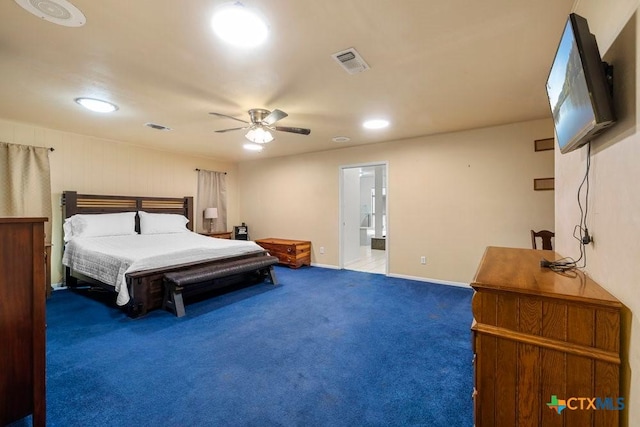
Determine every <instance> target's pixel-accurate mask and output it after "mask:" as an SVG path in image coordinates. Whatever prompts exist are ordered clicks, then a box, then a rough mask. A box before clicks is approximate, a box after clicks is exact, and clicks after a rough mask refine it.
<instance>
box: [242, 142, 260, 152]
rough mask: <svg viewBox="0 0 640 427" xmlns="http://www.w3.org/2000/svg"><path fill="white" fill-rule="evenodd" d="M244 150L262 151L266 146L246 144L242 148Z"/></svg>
mask: <svg viewBox="0 0 640 427" xmlns="http://www.w3.org/2000/svg"><path fill="white" fill-rule="evenodd" d="M242 148H244V149H245V150H249V151H262V149H263V148H264V145H261V144H248V143H247V144H244V145H243V146H242Z"/></svg>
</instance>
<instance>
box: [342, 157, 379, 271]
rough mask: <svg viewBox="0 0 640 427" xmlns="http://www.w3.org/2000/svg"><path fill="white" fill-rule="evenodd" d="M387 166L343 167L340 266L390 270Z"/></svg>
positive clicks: (359, 269) (363, 165)
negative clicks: (388, 266)
mask: <svg viewBox="0 0 640 427" xmlns="http://www.w3.org/2000/svg"><path fill="white" fill-rule="evenodd" d="M387 168H388V165H387V163H367V164H359V165H350V166H342V167H341V168H340V267H341V268H345V269H348V270H357V271H367V272H371V273H379V274H387V272H388V268H387V263H388V254H389V248H388V245H386V242H387V241H388V233H387V230H388V227H387V216H388V215H387V202H386V201H387ZM372 239H373V240H375V244H374V247H375V248H372V245H371V242H372ZM381 247H382V249H381Z"/></svg>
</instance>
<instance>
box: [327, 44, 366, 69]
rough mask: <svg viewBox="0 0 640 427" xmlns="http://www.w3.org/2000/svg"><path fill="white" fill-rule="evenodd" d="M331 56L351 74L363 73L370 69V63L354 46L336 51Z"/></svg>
mask: <svg viewBox="0 0 640 427" xmlns="http://www.w3.org/2000/svg"><path fill="white" fill-rule="evenodd" d="M331 56H332V57H333V59H335V60H336V61H338V64H340V65H341V66H342V68H344V69H345V71H346V72H347V73H349V74H356V73H361V72H363V71H365V70H368V69H369V64H367V63H366V62H364V59H362V57H361V56H360V54H359V53H358V51H357V50H355V49H354V48H349V49H347V50H343V51H342V52H338V53H334V54H333V55H331Z"/></svg>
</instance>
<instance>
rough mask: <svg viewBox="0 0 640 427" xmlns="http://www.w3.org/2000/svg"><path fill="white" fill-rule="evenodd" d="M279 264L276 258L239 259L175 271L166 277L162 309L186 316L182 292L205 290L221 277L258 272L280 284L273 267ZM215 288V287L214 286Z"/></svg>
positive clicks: (272, 281) (275, 283)
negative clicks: (216, 264) (217, 264)
mask: <svg viewBox="0 0 640 427" xmlns="http://www.w3.org/2000/svg"><path fill="white" fill-rule="evenodd" d="M277 263H278V258H276V257H274V256H261V257H254V258H244V259H238V260H236V261H230V262H227V263H224V264H220V265H219V266H207V267H202V268H195V269H191V270H184V271H173V272H169V273H165V275H164V286H165V290H164V299H163V302H162V308H164V309H165V310H168V311H171V312H172V313H173V314H175V315H176V316H177V317H182V316H184V314H185V311H184V301H183V299H182V291H184V290H187V291H188V290H191V289H195V288H198V289H201V290H205V289H207V288H208V287H209V286H208V284H211V283H212V281H213V280H215V279H219V278H221V277H228V276H233V275H236V274H242V273H247V272H251V271H257V272H260V273H261V274H267V275H268V276H269V279H270V280H271V283H272V284H274V285H277V284H278V280H277V279H276V273H275V271H274V270H273V266H274V265H275V264H277ZM214 287H215V286H214Z"/></svg>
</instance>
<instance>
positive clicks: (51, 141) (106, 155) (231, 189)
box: [0, 120, 238, 283]
mask: <svg viewBox="0 0 640 427" xmlns="http://www.w3.org/2000/svg"><path fill="white" fill-rule="evenodd" d="M0 141H4V142H10V143H14V144H25V145H36V146H41V147H53V148H54V149H55V151H54V152H52V153H50V155H49V162H50V165H51V187H52V193H53V195H52V203H53V224H52V225H53V236H52V243H53V248H52V254H53V256H52V274H51V279H52V282H53V283H59V282H60V281H61V279H62V265H61V258H62V225H61V208H60V196H61V194H62V192H63V191H65V190H75V191H78V192H79V193H88V194H117V195H132V196H161V197H182V196H194V197H195V196H196V192H197V173H196V172H195V169H196V168H202V169H209V170H218V171H226V172H228V174H227V182H228V207H229V208H228V209H229V216H228V218H229V220H228V225H229V226H232V225H233V224H235V223H237V220H238V184H237V173H236V165H235V164H230V163H225V162H217V161H215V160H212V159H206V158H198V157H191V156H184V155H180V154H176V153H167V152H163V151H157V150H150V149H147V148H141V147H137V146H133V145H127V144H123V143H119V142H117V141H109V140H104V139H98V138H92V137H88V136H82V135H77V134H72V133H67V132H60V131H55V130H50V129H43V128H39V127H35V126H30V125H27V124H20V123H15V122H10V121H5V120H0Z"/></svg>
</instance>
